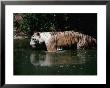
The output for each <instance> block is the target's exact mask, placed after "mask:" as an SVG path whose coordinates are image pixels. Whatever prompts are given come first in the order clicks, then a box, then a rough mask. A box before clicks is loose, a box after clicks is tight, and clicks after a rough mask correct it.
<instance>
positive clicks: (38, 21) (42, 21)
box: [13, 13, 97, 38]
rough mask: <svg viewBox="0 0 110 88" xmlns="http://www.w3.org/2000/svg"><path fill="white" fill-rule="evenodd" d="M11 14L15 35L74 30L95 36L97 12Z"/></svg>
mask: <svg viewBox="0 0 110 88" xmlns="http://www.w3.org/2000/svg"><path fill="white" fill-rule="evenodd" d="M13 16H14V31H15V34H17V35H23V34H25V35H27V36H31V35H32V34H33V33H34V32H35V31H41V32H44V31H45V32H46V31H67V30H68V31H69V30H74V31H77V32H81V33H84V34H87V35H90V36H93V37H95V38H97V13H43V14H41V13H14V14H13Z"/></svg>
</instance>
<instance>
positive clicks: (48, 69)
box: [14, 40, 97, 75]
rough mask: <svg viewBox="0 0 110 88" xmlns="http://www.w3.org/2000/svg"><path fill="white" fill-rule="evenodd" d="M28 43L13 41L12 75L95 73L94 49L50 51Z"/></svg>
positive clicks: (95, 54)
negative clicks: (33, 47) (35, 48)
mask: <svg viewBox="0 0 110 88" xmlns="http://www.w3.org/2000/svg"><path fill="white" fill-rule="evenodd" d="M28 44H29V41H26V40H22V41H21V40H16V41H14V75H97V50H96V49H88V50H65V51H59V52H56V53H50V52H46V51H42V50H41V51H40V50H33V49H32V48H31V47H29V45H28Z"/></svg>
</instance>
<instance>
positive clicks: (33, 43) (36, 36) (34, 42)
mask: <svg viewBox="0 0 110 88" xmlns="http://www.w3.org/2000/svg"><path fill="white" fill-rule="evenodd" d="M43 42H44V39H43V38H42V36H41V33H40V32H35V33H34V34H33V35H32V37H31V41H30V45H31V46H32V47H33V48H35V47H36V45H38V44H41V43H43Z"/></svg>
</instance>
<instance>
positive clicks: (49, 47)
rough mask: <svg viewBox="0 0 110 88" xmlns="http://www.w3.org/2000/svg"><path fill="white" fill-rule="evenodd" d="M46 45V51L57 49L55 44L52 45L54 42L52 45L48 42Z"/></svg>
mask: <svg viewBox="0 0 110 88" xmlns="http://www.w3.org/2000/svg"><path fill="white" fill-rule="evenodd" d="M46 47H47V51H48V52H56V51H57V48H56V45H54V44H53V45H52V44H51V45H49V44H48V45H46Z"/></svg>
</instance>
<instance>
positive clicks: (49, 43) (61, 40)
mask: <svg viewBox="0 0 110 88" xmlns="http://www.w3.org/2000/svg"><path fill="white" fill-rule="evenodd" d="M43 42H44V43H45V45H46V48H47V51H48V52H56V51H58V50H62V48H61V47H64V46H71V45H76V47H77V49H81V48H89V47H94V46H96V43H97V42H96V39H95V38H93V37H91V36H88V35H85V34H82V33H79V32H74V31H64V32H35V33H34V34H33V35H32V37H31V41H30V45H31V46H32V47H36V46H35V45H36V44H41V43H43Z"/></svg>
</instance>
